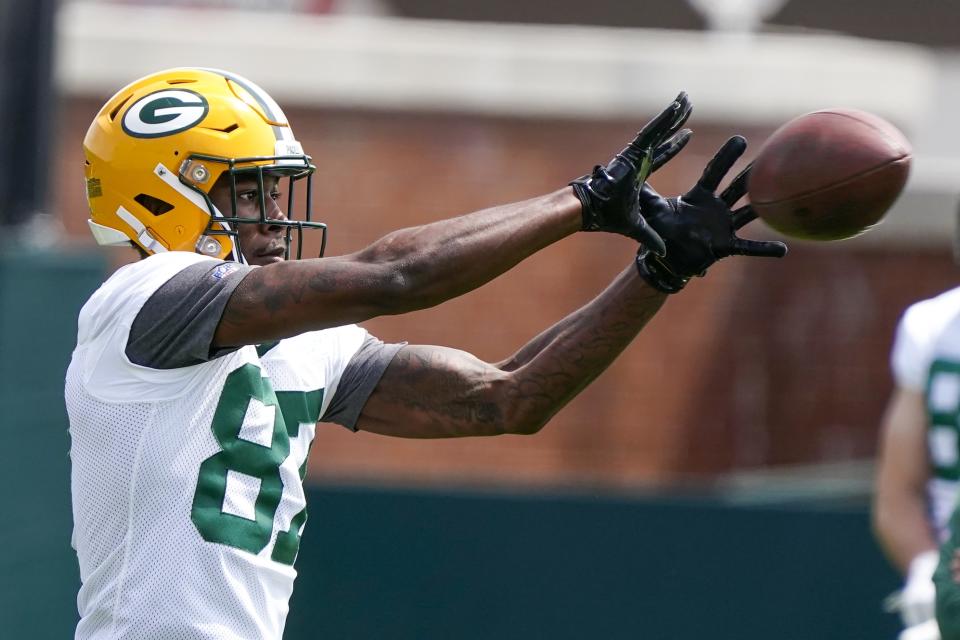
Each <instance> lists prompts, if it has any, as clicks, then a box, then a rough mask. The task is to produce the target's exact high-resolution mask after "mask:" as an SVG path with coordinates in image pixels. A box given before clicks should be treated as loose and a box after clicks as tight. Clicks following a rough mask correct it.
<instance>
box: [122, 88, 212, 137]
mask: <svg viewBox="0 0 960 640" xmlns="http://www.w3.org/2000/svg"><path fill="white" fill-rule="evenodd" d="M209 110H210V105H209V104H207V100H206V98H204V97H203V96H202V95H200V94H199V93H195V92H193V91H188V90H186V89H162V90H160V91H155V92H154V93H151V94H149V95H146V96H144V97H142V98H140V99H139V100H137V101H136V102H134V103H133V104H132V105H130V108H129V109H127V112H126V113H125V114H123V120H122V122H121V124H122V125H123V130H124V131H125V132H126V133H127V134H129V135H131V136H133V137H135V138H160V137H163V136H169V135H173V134H174V133H180V132H181V131H186V130H187V129H189V128H191V127H193V126H195V125H196V124H198V123H199V122H200V121H201V120H203V119H204V118H205V117H206V115H207V112H208V111H209Z"/></svg>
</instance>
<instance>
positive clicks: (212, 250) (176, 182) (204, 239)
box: [153, 162, 247, 264]
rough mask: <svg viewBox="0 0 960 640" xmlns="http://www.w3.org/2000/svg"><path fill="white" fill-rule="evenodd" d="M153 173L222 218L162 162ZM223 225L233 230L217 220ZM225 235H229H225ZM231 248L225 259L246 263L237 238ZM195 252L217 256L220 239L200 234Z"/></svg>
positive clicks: (218, 212) (192, 200)
mask: <svg viewBox="0 0 960 640" xmlns="http://www.w3.org/2000/svg"><path fill="white" fill-rule="evenodd" d="M153 173H154V174H155V175H156V176H157V177H158V178H160V179H161V180H163V181H164V182H165V183H167V185H168V186H169V187H171V188H172V189H174V190H175V191H176V192H177V193H179V194H180V195H182V196H183V197H184V198H186V199H187V200H189V201H190V202H192V203H193V204H194V205H196V206H197V207H199V208H200V209H203V210H207V211H210V215H211V217H213V218H223V217H224V216H223V214H222V213H220V210H219V209H217V208H216V207H215V206H213V205H212V204H209V205H208V203H207V201H206V199H204V197H203V196H201V195H200V194H199V193H197V192H196V191H194V190H193V189H191V188H190V187H188V186H187V185H185V184H183V183H182V182H180V178H179V177H178V176H177V174H176V173H174V172H173V171H170V169H168V168H166V167H165V166H163V163H162V162H161V163H158V164H157V166H156V167H154V168H153ZM218 224H220V225H221V226H223V227H224V228H225V229H226V231H233V229H231V228H230V224H229V223H227V222H218ZM226 237H228V238H229V237H231V236H230V235H227V236H226ZM231 244H232V245H233V248H232V249H231V250H230V253H228V254H227V257H226V259H227V260H232V261H233V262H239V263H241V264H247V260H246V259H245V258H244V257H243V254H242V253H241V252H240V246H239V240H237V241H234V242H231ZM195 248H196V252H197V253H199V254H201V255H205V256H218V255H219V254H220V250H221V249H222V246H221V244H220V240H218V239H217V238H215V237H213V236H209V235H202V236H200V237H199V238H197V244H196V247H195Z"/></svg>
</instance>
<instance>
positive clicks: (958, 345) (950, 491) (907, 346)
mask: <svg viewBox="0 0 960 640" xmlns="http://www.w3.org/2000/svg"><path fill="white" fill-rule="evenodd" d="M891 365H892V368H893V374H894V380H895V383H896V386H895V389H894V391H893V394H892V395H891V397H890V399H889V402H888V405H887V410H886V414H885V417H884V421H883V425H882V430H881V440H880V451H879V461H878V462H879V464H878V473H877V483H876V492H875V500H874V509H873V524H874V530H875V532H876V535H877V538H878V540H879V542H880V544H881V546H882V547H883V549H884V551H885V552H886V554H887V556H888V557H889V558H890V560H891V562H892V563H893V564H894V566H896V567H897V569H899V570H900V571H901V572H902V573H903V575H904V586H903V589H902V590H901V591H900V593H899V594H897V595H896V596H895V597H894V598H893V599H892V600H891V603H892V604H893V605H894V607H893V608H895V609H897V610H898V611H899V612H900V616H901V619H902V621H903V624H904V631H903V632H902V633H901V634H900V640H938V639H939V638H940V631H939V629H938V626H937V621H936V620H935V618H934V609H935V602H936V599H937V594H936V591H935V588H934V570H935V569H936V568H937V563H938V560H939V557H940V552H939V547H940V544H941V543H943V542H944V541H946V540H948V538H949V537H950V527H949V524H950V518H951V513H952V512H953V510H954V505H955V504H956V499H957V489H958V486H960V485H958V482H960V442H958V438H957V436H958V427H960V421H958V418H960V288H957V289H952V290H950V291H947V292H945V293H943V294H940V295H939V296H937V297H935V298H931V299H929V300H924V301H922V302H918V303H916V304H914V305H912V306H911V307H909V308H908V309H907V310H906V312H905V313H904V314H903V317H902V318H901V320H900V324H899V326H898V328H897V333H896V338H895V340H894V344H893V350H892V353H891ZM954 546H955V545H954ZM948 555H949V554H948ZM941 622H942V621H941ZM951 637H960V636H957V635H953V636H951Z"/></svg>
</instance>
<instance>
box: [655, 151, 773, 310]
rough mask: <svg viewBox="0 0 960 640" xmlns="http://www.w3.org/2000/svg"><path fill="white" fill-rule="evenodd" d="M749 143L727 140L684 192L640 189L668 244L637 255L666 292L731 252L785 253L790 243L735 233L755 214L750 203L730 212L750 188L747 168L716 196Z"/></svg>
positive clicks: (678, 286) (755, 254) (738, 253)
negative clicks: (660, 251)
mask: <svg viewBox="0 0 960 640" xmlns="http://www.w3.org/2000/svg"><path fill="white" fill-rule="evenodd" d="M746 148H747V141H746V140H745V139H744V138H743V137H741V136H734V137H732V138H730V139H729V140H727V141H726V143H724V145H723V146H722V147H720V150H719V151H717V153H716V155H715V156H714V157H713V159H712V160H711V161H710V163H709V164H707V167H706V168H705V169H704V170H703V175H702V176H701V177H700V180H699V181H698V182H697V184H696V185H694V187H693V188H692V189H690V190H689V191H687V192H686V193H685V194H683V195H682V196H679V197H676V198H664V197H663V196H661V195H660V194H659V193H657V192H656V191H654V190H653V188H652V187H651V186H650V185H647V184H645V185H643V187H642V188H641V189H640V211H641V212H642V213H643V215H644V216H645V217H646V219H647V222H648V223H649V224H650V226H651V227H653V230H654V231H656V232H657V233H658V234H659V235H660V237H662V238H663V240H664V243H665V245H666V249H667V252H666V255H665V256H657V255H655V254H653V253H651V252H650V251H649V250H648V249H647V248H646V247H641V249H640V252H639V253H638V254H637V269H638V270H639V271H640V275H641V276H643V278H644V279H645V280H646V281H647V282H648V283H650V284H651V285H652V286H653V287H654V288H656V289H659V290H660V291H664V292H666V293H675V292H677V291H679V290H680V289H682V288H683V287H684V285H685V284H686V283H687V281H688V280H689V279H690V278H692V277H694V276H702V275H704V274H705V273H706V271H707V268H708V267H709V266H710V265H712V264H713V263H714V262H716V261H717V260H719V259H721V258H725V257H727V256H732V255H742V256H764V257H772V258H782V257H783V256H785V255H786V254H787V245H785V244H784V243H782V242H760V241H756V240H745V239H743V238H739V237H737V233H736V232H737V230H738V229H740V228H741V227H743V226H744V225H745V224H747V223H748V222H750V221H751V220H753V219H754V218H756V217H757V216H756V213H754V211H753V210H752V209H751V208H750V205H746V206H743V207H740V208H739V209H736V210H733V211H731V207H733V206H734V205H735V204H736V203H737V201H738V200H740V199H741V198H742V197H743V196H744V194H745V193H746V191H747V179H748V177H749V174H750V168H749V167H747V168H746V169H745V170H744V171H742V172H741V173H740V175H738V176H737V177H736V178H734V180H733V181H732V182H731V183H730V185H729V186H728V187H727V188H726V189H725V190H724V191H723V192H722V193H721V194H720V195H719V196H718V195H717V194H716V191H717V189H718V188H719V186H720V182H721V181H722V180H723V177H724V176H725V175H727V172H729V171H730V168H731V167H732V166H733V165H734V163H735V162H736V161H737V159H738V158H739V157H740V156H741V155H743V152H744V151H745V150H746Z"/></svg>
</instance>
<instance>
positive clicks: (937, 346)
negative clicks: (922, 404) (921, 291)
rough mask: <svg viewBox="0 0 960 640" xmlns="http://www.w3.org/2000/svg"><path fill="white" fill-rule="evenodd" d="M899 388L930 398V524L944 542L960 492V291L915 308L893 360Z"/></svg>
mask: <svg viewBox="0 0 960 640" xmlns="http://www.w3.org/2000/svg"><path fill="white" fill-rule="evenodd" d="M891 363H892V366H893V372H894V377H895V378H896V381H897V385H898V386H900V387H903V388H905V389H912V390H914V391H917V392H919V393H922V394H923V395H924V398H925V401H926V408H927V416H928V422H927V427H928V430H927V446H928V451H929V455H930V465H931V473H930V480H929V481H928V482H927V496H928V500H929V508H930V518H931V521H932V524H933V526H934V529H935V530H936V532H937V535H938V536H939V538H940V540H941V541H943V540H945V539H946V537H947V535H948V533H949V532H948V523H949V520H950V514H951V513H953V508H954V505H955V503H956V500H957V495H958V490H960V438H958V434H960V288H956V289H951V290H950V291H947V292H946V293H943V294H941V295H939V296H937V297H935V298H931V299H929V300H924V301H922V302H918V303H917V304H914V305H912V306H911V307H910V308H908V309H907V311H906V312H905V313H904V314H903V317H902V319H901V320H900V325H899V327H898V328H897V337H896V340H895V342H894V347H893V352H892V354H891Z"/></svg>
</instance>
